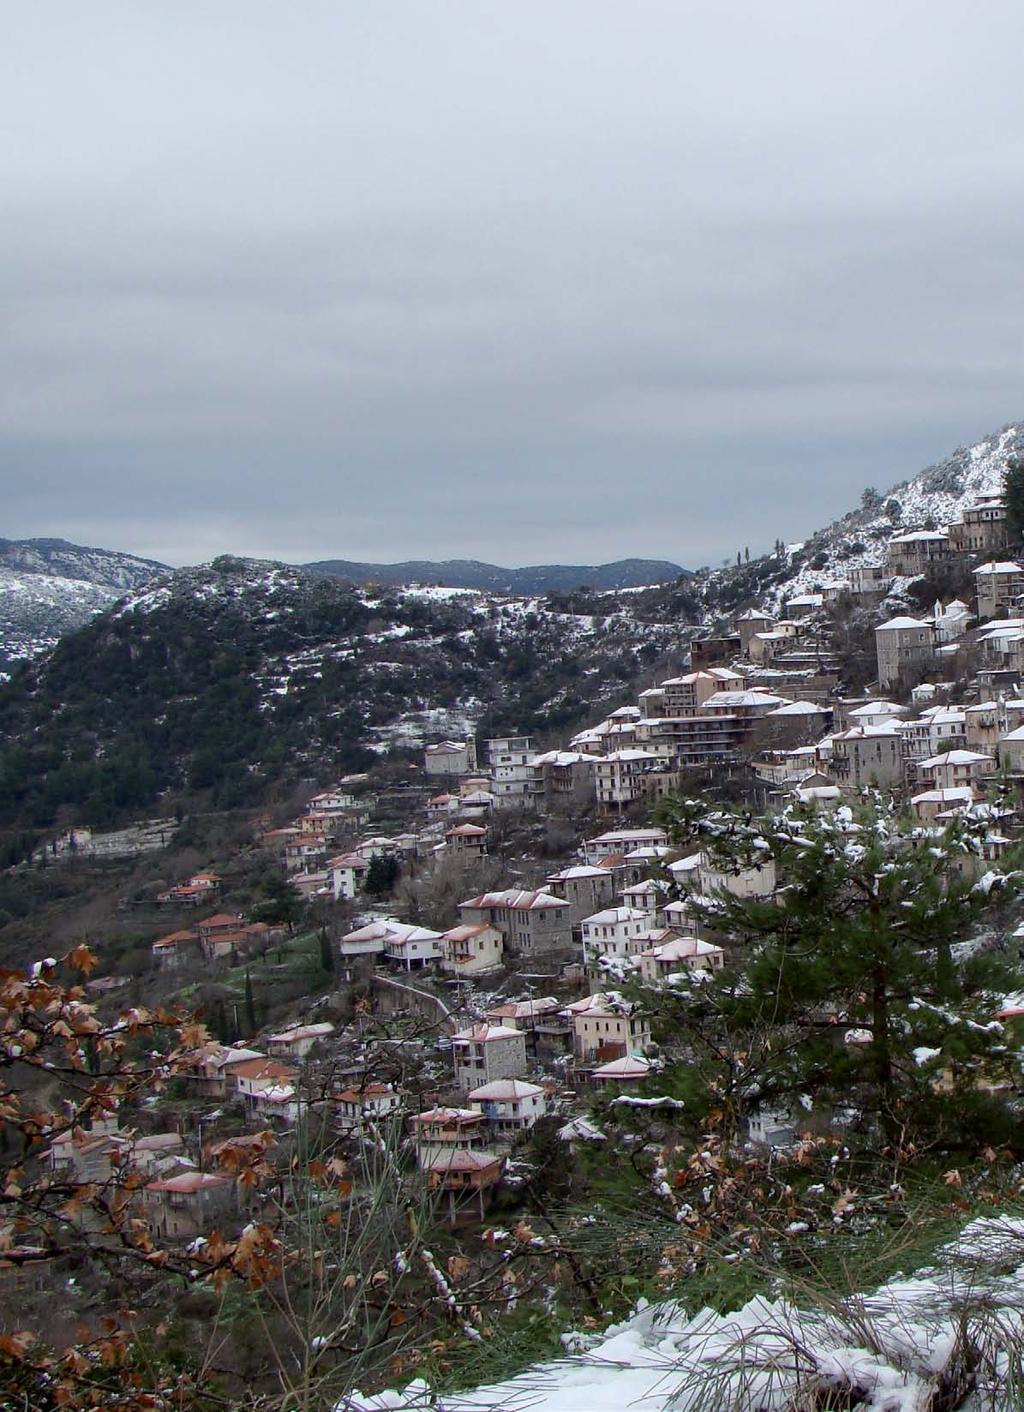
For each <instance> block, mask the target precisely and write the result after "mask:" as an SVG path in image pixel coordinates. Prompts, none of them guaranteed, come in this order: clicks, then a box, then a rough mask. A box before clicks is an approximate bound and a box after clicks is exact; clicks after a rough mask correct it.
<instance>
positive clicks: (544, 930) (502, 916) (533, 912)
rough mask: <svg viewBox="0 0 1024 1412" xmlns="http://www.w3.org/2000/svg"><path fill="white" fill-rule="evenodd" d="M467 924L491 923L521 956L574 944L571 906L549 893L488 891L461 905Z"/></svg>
mask: <svg viewBox="0 0 1024 1412" xmlns="http://www.w3.org/2000/svg"><path fill="white" fill-rule="evenodd" d="M459 916H460V918H461V919H462V921H463V923H466V924H469V925H472V924H473V923H476V922H488V923H489V924H490V925H491V926H493V927H496V928H497V930H498V931H499V932H500V933H501V935H502V937H503V939H504V942H505V948H506V950H507V951H510V952H513V953H516V954H518V955H527V956H528V955H533V954H536V953H538V952H545V951H556V950H558V949H559V948H562V947H568V946H570V945H571V944H572V926H571V923H570V920H569V904H568V903H567V902H566V901H565V899H564V898H562V897H554V896H553V895H552V894H551V893H549V892H538V891H529V890H526V889H522V888H506V889H504V890H502V891H497V892H484V893H481V894H480V895H479V896H478V897H471V898H469V900H468V901H466V902H461V903H460V904H459Z"/></svg>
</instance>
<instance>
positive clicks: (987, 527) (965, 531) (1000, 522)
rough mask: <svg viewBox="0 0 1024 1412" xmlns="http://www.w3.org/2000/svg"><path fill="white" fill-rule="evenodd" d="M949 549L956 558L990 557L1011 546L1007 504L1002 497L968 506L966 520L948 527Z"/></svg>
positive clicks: (963, 518) (979, 501) (979, 500)
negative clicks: (959, 556)
mask: <svg viewBox="0 0 1024 1412" xmlns="http://www.w3.org/2000/svg"><path fill="white" fill-rule="evenodd" d="M947 532H948V534H949V546H950V548H951V549H952V551H953V553H954V554H964V555H967V554H990V553H991V552H992V551H993V550H995V549H1005V547H1006V546H1007V545H1008V544H1009V542H1010V532H1009V530H1008V528H1007V523H1006V504H1005V502H1004V500H1003V498H1002V496H1000V495H983V496H981V497H979V499H978V500H977V501H976V502H975V503H974V504H973V505H968V506H967V508H966V509H965V510H964V512H963V516H962V518H961V519H960V520H958V521H957V522H956V523H955V524H952V525H949V527H948V531H947Z"/></svg>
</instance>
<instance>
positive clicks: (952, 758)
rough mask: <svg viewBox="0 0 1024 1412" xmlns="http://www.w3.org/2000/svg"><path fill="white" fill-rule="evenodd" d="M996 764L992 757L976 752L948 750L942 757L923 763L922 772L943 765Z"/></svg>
mask: <svg viewBox="0 0 1024 1412" xmlns="http://www.w3.org/2000/svg"><path fill="white" fill-rule="evenodd" d="M986 761H987V762H988V764H990V765H991V764H994V763H995V761H994V760H993V759H992V756H991V755H980V754H979V753H978V751H976V750H946V751H943V753H942V754H941V755H933V756H932V757H931V758H930V759H928V760H922V761H921V769H922V770H930V769H933V768H937V767H939V766H942V765H980V764H982V763H983V762H986Z"/></svg>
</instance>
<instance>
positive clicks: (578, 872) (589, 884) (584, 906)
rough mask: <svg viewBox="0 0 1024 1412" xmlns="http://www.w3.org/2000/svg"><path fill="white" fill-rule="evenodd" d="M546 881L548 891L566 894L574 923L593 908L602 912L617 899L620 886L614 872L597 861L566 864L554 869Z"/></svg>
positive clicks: (564, 896)
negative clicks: (602, 909) (558, 869)
mask: <svg viewBox="0 0 1024 1412" xmlns="http://www.w3.org/2000/svg"><path fill="white" fill-rule="evenodd" d="M544 881H545V883H546V884H547V889H548V891H550V892H551V893H553V894H554V896H555V897H561V898H564V900H565V901H566V902H567V903H568V904H569V922H570V923H571V925H573V926H578V925H579V923H580V922H582V921H583V918H584V917H589V916H590V914H591V913H592V912H599V911H600V910H601V908H602V907H604V906H605V905H606V904H608V903H609V902H611V901H612V900H613V899H614V897H615V894H616V890H617V882H616V879H615V875H614V873H613V872H612V871H611V870H610V869H608V868H600V867H598V866H597V865H596V864H594V863H580V864H577V865H575V866H574V867H571V868H563V869H562V871H561V872H560V873H551V874H550V876H548V877H547V878H545V879H544Z"/></svg>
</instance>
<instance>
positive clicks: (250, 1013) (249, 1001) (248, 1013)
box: [245, 971, 256, 1035]
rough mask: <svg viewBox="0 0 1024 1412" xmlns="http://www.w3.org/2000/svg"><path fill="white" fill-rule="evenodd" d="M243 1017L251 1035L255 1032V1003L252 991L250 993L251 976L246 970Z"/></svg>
mask: <svg viewBox="0 0 1024 1412" xmlns="http://www.w3.org/2000/svg"><path fill="white" fill-rule="evenodd" d="M245 1019H246V1023H247V1025H248V1026H249V1033H250V1034H251V1035H252V1034H255V1033H256V1003H255V1001H254V999H253V993H252V976H250V974H249V972H248V971H246V973H245Z"/></svg>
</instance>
